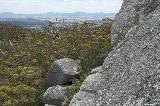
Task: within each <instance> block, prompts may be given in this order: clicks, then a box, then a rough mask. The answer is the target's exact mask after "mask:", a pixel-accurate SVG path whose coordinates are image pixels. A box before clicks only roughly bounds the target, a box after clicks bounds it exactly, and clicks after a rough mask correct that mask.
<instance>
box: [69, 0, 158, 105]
mask: <svg viewBox="0 0 160 106" xmlns="http://www.w3.org/2000/svg"><path fill="white" fill-rule="evenodd" d="M112 29H113V32H112V34H113V37H112V42H113V44H114V50H113V51H111V52H110V54H109V55H108V57H107V58H106V59H105V61H104V63H103V71H102V72H98V73H96V74H93V75H91V76H89V77H88V78H87V79H86V80H85V81H84V83H83V84H82V86H81V89H80V91H79V92H78V93H77V94H76V95H75V96H74V98H73V99H72V101H71V103H70V106H160V0H124V3H123V6H122V8H121V10H120V12H119V13H118V14H117V16H116V18H115V23H114V25H113V28H112ZM117 44H118V45H117ZM82 92H83V93H82ZM84 92H86V94H87V93H89V95H88V97H87V96H86V95H84ZM91 94H92V96H90V95H91ZM86 97H87V99H86V100H87V101H85V100H84V99H83V98H86ZM88 101H92V104H90V103H88ZM83 104H85V105H83Z"/></svg>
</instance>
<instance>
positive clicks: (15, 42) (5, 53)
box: [0, 23, 111, 106]
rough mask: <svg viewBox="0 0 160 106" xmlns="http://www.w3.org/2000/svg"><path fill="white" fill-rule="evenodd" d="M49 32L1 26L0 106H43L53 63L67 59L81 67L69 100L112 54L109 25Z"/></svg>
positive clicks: (78, 25)
mask: <svg viewBox="0 0 160 106" xmlns="http://www.w3.org/2000/svg"><path fill="white" fill-rule="evenodd" d="M48 29H49V30H45V31H43V32H38V31H32V30H29V29H25V28H21V27H17V26H14V25H7V24H0V106H38V105H41V102H40V98H41V96H42V95H43V93H44V85H43V80H44V77H45V74H46V73H47V70H49V68H50V65H51V63H52V62H53V61H55V60H57V59H61V58H64V57H67V58H72V59H76V60H77V59H78V60H80V61H81V66H82V72H81V74H80V78H79V79H76V80H75V81H73V84H72V86H71V87H70V91H69V92H70V95H69V100H70V99H71V98H72V97H73V95H74V94H75V93H76V92H77V91H78V90H79V86H80V85H81V83H82V82H83V80H84V79H85V78H86V77H87V76H88V75H89V74H90V71H91V69H92V68H94V67H96V66H99V65H101V64H102V62H103V59H104V57H105V55H106V53H108V52H109V51H110V50H111V38H110V33H111V32H110V31H111V24H110V23H104V24H102V25H92V24H87V23H82V24H74V25H72V26H68V27H53V26H49V27H48ZM53 32H54V33H53ZM55 32H56V33H55ZM68 102H69V101H68Z"/></svg>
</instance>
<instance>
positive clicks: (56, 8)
mask: <svg viewBox="0 0 160 106" xmlns="http://www.w3.org/2000/svg"><path fill="white" fill-rule="evenodd" d="M122 1H123V0H0V12H1V13H2V12H13V13H25V14H32V13H46V12H64V13H71V12H89V13H93V12H105V13H116V12H118V10H119V9H120V7H121V5H122Z"/></svg>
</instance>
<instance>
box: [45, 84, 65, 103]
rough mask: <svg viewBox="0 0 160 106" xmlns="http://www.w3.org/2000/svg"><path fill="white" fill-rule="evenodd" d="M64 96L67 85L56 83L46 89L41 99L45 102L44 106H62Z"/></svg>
mask: <svg viewBox="0 0 160 106" xmlns="http://www.w3.org/2000/svg"><path fill="white" fill-rule="evenodd" d="M66 97H67V87H62V86H59V85H57V86H54V87H50V88H48V89H47V90H46V92H45V93H44V95H43V97H42V101H43V103H45V104H46V105H45V106H54V105H56V106H62V104H63V103H64V102H65V98H66Z"/></svg>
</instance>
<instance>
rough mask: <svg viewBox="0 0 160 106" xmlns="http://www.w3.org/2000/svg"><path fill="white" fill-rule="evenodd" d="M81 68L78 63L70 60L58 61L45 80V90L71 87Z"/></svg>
mask: <svg viewBox="0 0 160 106" xmlns="http://www.w3.org/2000/svg"><path fill="white" fill-rule="evenodd" d="M79 71H80V66H79V64H78V62H77V61H75V60H73V59H69V58H64V59H60V60H56V61H55V62H54V63H53V64H52V66H51V69H50V71H49V72H48V74H47V76H46V78H45V88H46V89H47V88H49V87H51V86H56V85H69V84H70V83H71V81H72V80H73V79H74V78H75V77H76V76H77V75H78V74H79Z"/></svg>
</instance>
